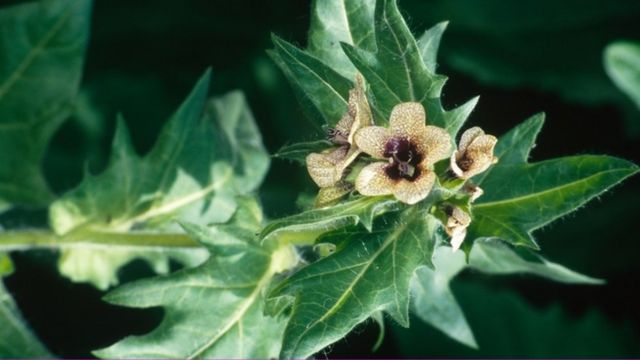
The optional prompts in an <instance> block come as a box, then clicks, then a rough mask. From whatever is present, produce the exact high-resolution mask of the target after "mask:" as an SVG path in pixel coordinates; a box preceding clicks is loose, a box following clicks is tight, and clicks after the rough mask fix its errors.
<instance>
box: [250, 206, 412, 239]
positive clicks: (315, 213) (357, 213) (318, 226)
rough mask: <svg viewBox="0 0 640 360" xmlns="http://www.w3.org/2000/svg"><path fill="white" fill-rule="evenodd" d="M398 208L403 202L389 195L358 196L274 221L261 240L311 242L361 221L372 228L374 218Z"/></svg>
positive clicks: (268, 226) (264, 231)
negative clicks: (322, 235) (324, 234)
mask: <svg viewBox="0 0 640 360" xmlns="http://www.w3.org/2000/svg"><path fill="white" fill-rule="evenodd" d="M401 208H402V205H401V204H400V203H399V202H398V201H396V200H394V199H393V198H391V197H371V196H361V197H357V198H355V199H353V200H349V201H345V202H342V203H340V204H338V205H335V206H331V207H327V208H321V209H313V210H308V211H304V212H302V213H299V214H296V215H292V216H289V217H285V218H282V219H278V220H274V221H272V222H270V223H269V224H267V226H265V227H264V228H263V229H262V231H261V232H260V239H262V240H271V239H278V240H279V241H288V240H292V241H295V242H296V243H306V244H311V243H313V241H314V240H315V239H316V238H317V237H318V236H320V235H321V234H323V233H325V232H328V231H331V230H335V229H339V228H343V227H347V226H352V225H357V224H362V226H364V227H365V228H366V229H367V230H368V231H371V229H372V226H373V219H374V218H375V217H377V216H379V215H381V214H383V213H386V212H390V211H396V210H399V209H401Z"/></svg>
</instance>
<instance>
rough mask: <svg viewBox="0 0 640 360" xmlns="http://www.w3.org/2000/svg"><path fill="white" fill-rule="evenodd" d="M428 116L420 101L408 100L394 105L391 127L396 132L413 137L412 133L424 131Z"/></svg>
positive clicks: (390, 121)
mask: <svg viewBox="0 0 640 360" xmlns="http://www.w3.org/2000/svg"><path fill="white" fill-rule="evenodd" d="M426 118H427V116H426V114H425V112H424V107H423V106H422V105H421V104H420V103H416V102H406V103H402V104H398V105H396V106H394V107H393V110H391V117H390V118H389V127H390V128H391V130H392V131H393V132H394V133H395V134H402V135H405V136H409V137H413V136H412V135H414V134H416V133H418V132H421V131H422V129H423V128H424V126H425V120H426Z"/></svg>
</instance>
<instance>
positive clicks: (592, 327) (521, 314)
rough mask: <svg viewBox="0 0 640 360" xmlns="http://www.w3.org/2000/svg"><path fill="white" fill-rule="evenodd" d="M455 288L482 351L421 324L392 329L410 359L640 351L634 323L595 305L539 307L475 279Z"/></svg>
mask: <svg viewBox="0 0 640 360" xmlns="http://www.w3.org/2000/svg"><path fill="white" fill-rule="evenodd" d="M453 285H454V286H453V288H454V292H455V294H456V296H457V297H458V298H459V299H460V304H461V306H462V307H463V308H464V309H465V314H466V316H467V318H468V320H469V322H470V323H471V324H473V328H474V331H475V333H476V339H477V342H478V344H479V349H471V348H468V347H465V346H458V345H457V344H455V343H452V342H451V341H447V339H446V338H444V337H442V336H438V335H439V334H437V333H434V332H433V331H432V330H431V329H427V328H425V327H424V326H421V325H422V324H419V323H415V322H414V323H412V326H411V329H402V328H400V327H397V326H396V327H394V328H392V331H391V333H392V336H393V338H394V340H395V344H396V345H397V346H398V348H399V355H398V356H401V357H405V358H424V357H436V358H451V357H456V358H530V357H532V358H556V357H560V358H592V357H597V358H628V357H633V356H635V354H637V353H638V351H640V346H639V345H640V344H638V341H637V332H636V330H635V329H634V327H633V326H632V324H631V323H630V322H629V321H624V319H622V320H621V319H619V320H617V321H614V320H613V319H610V318H608V317H607V316H605V314H603V313H601V312H599V311H597V310H596V309H593V308H591V309H587V311H586V312H585V311H575V309H568V308H567V307H566V306H564V305H562V304H559V303H556V304H551V305H545V306H540V305H539V304H535V305H534V304H531V303H529V302H528V301H527V300H526V299H525V298H524V297H522V296H520V295H518V294H516V293H514V292H512V291H505V290H500V289H496V287H495V286H485V285H483V284H478V282H472V281H455V282H454V284H453Z"/></svg>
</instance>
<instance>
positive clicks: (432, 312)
mask: <svg viewBox="0 0 640 360" xmlns="http://www.w3.org/2000/svg"><path fill="white" fill-rule="evenodd" d="M523 254H524V255H526V256H523ZM432 260H433V264H434V267H435V268H434V269H429V268H420V269H418V271H417V272H416V276H415V278H414V279H413V281H412V283H411V294H412V303H411V309H412V312H413V313H414V314H415V315H416V316H417V317H418V318H420V319H421V320H423V321H424V322H426V323H428V324H430V325H432V326H433V327H435V328H436V329H438V330H440V331H442V332H443V333H444V334H446V335H447V336H449V337H450V338H452V339H454V340H456V341H458V342H460V343H462V344H465V345H467V346H469V347H471V348H477V347H478V345H477V342H476V339H475V337H474V336H473V333H472V331H471V328H470V327H469V324H468V323H467V320H466V318H465V316H464V313H463V312H462V309H461V308H460V305H458V302H457V301H456V299H455V297H454V295H453V293H452V292H451V288H450V285H449V283H450V282H451V281H452V280H453V278H455V276H456V275H458V274H459V273H460V272H461V271H462V270H464V269H465V268H471V269H475V270H478V271H481V272H485V273H488V274H496V275H509V274H531V275H536V276H540V277H544V278H547V279H550V280H554V281H558V282H563V283H568V284H588V285H593V284H601V283H602V281H601V280H598V279H594V278H591V277H589V276H585V275H582V274H579V273H577V272H575V271H572V270H570V269H567V268H566V267H564V266H562V265H559V264H557V263H554V262H551V261H548V260H546V259H545V258H543V257H541V256H539V255H537V254H533V253H532V252H531V251H529V250H527V249H517V248H516V249H514V248H511V247H510V246H508V245H507V244H505V243H504V242H502V241H499V240H496V239H479V240H476V242H475V243H474V246H473V248H472V250H471V253H470V255H469V262H468V263H467V261H466V259H465V254H464V253H463V252H462V251H457V252H452V251H451V248H449V247H445V246H441V247H438V248H437V249H436V250H435V252H434V255H433V259H432Z"/></svg>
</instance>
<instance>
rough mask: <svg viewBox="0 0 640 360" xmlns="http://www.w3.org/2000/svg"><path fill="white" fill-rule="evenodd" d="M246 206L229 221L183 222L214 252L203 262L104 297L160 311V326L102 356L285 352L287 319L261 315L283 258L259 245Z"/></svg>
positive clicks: (254, 218) (253, 214) (251, 209)
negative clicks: (211, 223)
mask: <svg viewBox="0 0 640 360" xmlns="http://www.w3.org/2000/svg"><path fill="white" fill-rule="evenodd" d="M243 203H244V206H242V207H240V208H239V209H238V212H237V213H236V215H235V216H234V218H233V219H232V221H231V222H230V223H229V224H225V225H216V226H213V227H211V228H210V229H208V228H206V227H203V226H199V225H195V224H184V225H183V226H184V227H185V230H186V231H187V233H188V234H189V235H190V236H192V237H194V238H196V239H198V240H199V241H201V242H202V243H203V244H204V245H205V246H206V247H207V248H208V249H209V251H210V252H211V257H210V258H209V259H208V260H207V262H205V263H204V264H202V265H200V266H198V267H196V268H191V269H185V270H181V271H178V272H176V273H173V274H171V275H169V276H164V277H157V278H151V279H145V280H140V281H137V282H134V283H130V284H126V285H124V286H122V287H120V288H118V289H116V290H114V291H112V292H111V293H109V294H107V296H106V298H105V299H106V300H107V301H109V302H111V303H113V304H118V305H123V306H129V307H137V308H148V307H153V306H162V307H163V308H164V311H165V315H164V319H163V321H162V323H161V324H160V325H159V326H158V327H157V328H156V329H155V330H153V331H152V332H151V333H149V334H146V335H143V336H130V337H127V338H125V339H124V340H121V341H120V342H118V343H116V344H114V345H112V346H110V347H108V348H106V349H102V350H99V351H96V352H95V353H96V355H98V356H100V357H104V358H185V359H187V358H188V359H191V358H244V359H248V358H273V357H275V356H277V354H278V352H279V351H280V345H281V342H282V333H283V330H284V325H285V322H284V318H283V316H282V315H277V316H273V317H272V316H267V315H264V314H263V312H264V309H263V307H264V293H265V291H266V289H267V287H268V286H269V284H270V282H271V280H272V277H273V276H274V274H275V272H276V271H278V268H277V265H280V264H278V262H279V259H281V258H279V257H277V256H276V255H274V252H273V249H275V248H273V247H271V248H269V247H262V246H260V245H259V244H258V243H257V242H256V241H255V232H256V231H257V230H258V229H259V226H260V224H261V221H262V214H261V212H260V210H259V208H258V207H257V205H256V203H255V202H254V201H252V200H244V201H243Z"/></svg>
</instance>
